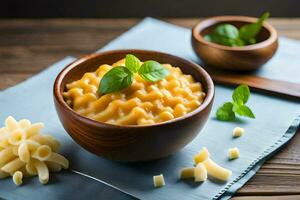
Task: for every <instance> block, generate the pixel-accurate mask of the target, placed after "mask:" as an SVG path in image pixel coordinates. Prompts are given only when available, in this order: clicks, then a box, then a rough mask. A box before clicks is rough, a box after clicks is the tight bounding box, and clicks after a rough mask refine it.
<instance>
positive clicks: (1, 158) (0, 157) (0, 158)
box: [0, 147, 16, 165]
mask: <svg viewBox="0 0 300 200" xmlns="http://www.w3.org/2000/svg"><path fill="white" fill-rule="evenodd" d="M14 158H16V155H15V154H14V153H13V150H12V147H8V148H6V149H3V150H1V151H0V165H3V164H5V163H7V162H9V161H11V160H12V159H14Z"/></svg>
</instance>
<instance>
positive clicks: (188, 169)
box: [180, 167, 195, 179]
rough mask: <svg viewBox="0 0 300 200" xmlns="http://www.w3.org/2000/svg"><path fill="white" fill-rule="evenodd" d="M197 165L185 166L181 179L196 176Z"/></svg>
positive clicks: (181, 171)
mask: <svg viewBox="0 0 300 200" xmlns="http://www.w3.org/2000/svg"><path fill="white" fill-rule="evenodd" d="M194 171H195V167H185V168H182V169H181V170H180V179H185V178H194Z"/></svg>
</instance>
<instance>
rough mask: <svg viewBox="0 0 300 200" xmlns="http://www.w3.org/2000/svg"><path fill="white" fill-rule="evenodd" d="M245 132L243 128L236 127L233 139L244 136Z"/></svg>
mask: <svg viewBox="0 0 300 200" xmlns="http://www.w3.org/2000/svg"><path fill="white" fill-rule="evenodd" d="M244 132H245V130H244V129H243V128H241V127H235V128H234V129H233V131H232V135H233V137H240V136H242V135H243V134H244Z"/></svg>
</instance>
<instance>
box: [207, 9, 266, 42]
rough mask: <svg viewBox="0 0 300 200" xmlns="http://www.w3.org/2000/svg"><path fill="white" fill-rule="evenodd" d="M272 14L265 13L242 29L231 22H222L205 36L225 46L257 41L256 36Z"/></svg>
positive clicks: (208, 39)
mask: <svg viewBox="0 0 300 200" xmlns="http://www.w3.org/2000/svg"><path fill="white" fill-rule="evenodd" d="M269 16H270V13H269V12H266V13H264V14H263V15H262V16H261V17H260V18H259V19H258V20H257V22H255V23H252V24H246V25H244V26H242V27H241V28H240V29H238V28H237V27H235V26H234V25H231V24H220V25H218V26H217V27H216V28H215V29H214V30H213V31H212V32H211V33H209V34H207V35H205V36H204V39H205V40H207V41H210V42H214V43H217V44H221V45H225V46H245V45H250V44H255V43H256V38H255V37H256V36H257V35H258V33H259V32H260V30H261V28H262V24H263V22H264V21H265V20H267V19H268V17H269Z"/></svg>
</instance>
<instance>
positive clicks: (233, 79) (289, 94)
mask: <svg viewBox="0 0 300 200" xmlns="http://www.w3.org/2000/svg"><path fill="white" fill-rule="evenodd" d="M210 75H211V77H212V79H213V80H214V82H215V83H219V84H224V85H239V84H247V85H248V86H249V87H251V89H253V90H256V91H261V92H265V93H268V94H273V95H277V96H281V97H285V98H289V99H293V100H299V101H300V84H298V83H291V82H287V81H280V80H272V79H268V78H263V77H259V76H254V75H240V74H229V73H228V74H223V73H217V72H212V73H210Z"/></svg>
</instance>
